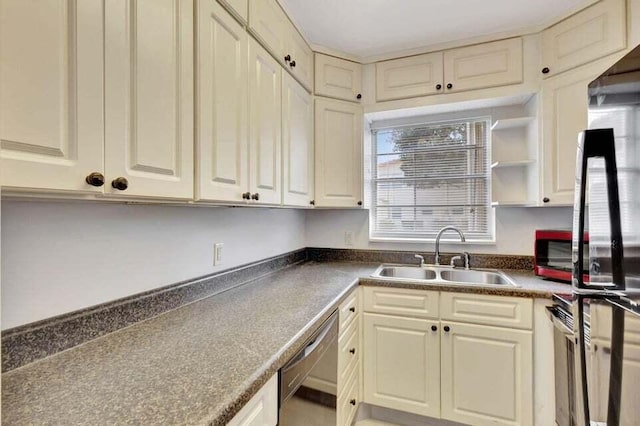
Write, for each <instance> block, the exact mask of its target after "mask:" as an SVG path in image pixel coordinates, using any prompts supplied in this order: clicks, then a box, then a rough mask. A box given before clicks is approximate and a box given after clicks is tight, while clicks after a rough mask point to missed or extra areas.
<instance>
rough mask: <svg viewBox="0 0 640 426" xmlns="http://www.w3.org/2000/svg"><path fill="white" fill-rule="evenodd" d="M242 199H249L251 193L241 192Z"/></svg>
mask: <svg viewBox="0 0 640 426" xmlns="http://www.w3.org/2000/svg"><path fill="white" fill-rule="evenodd" d="M242 199H243V200H249V199H251V193H250V192H243V193H242Z"/></svg>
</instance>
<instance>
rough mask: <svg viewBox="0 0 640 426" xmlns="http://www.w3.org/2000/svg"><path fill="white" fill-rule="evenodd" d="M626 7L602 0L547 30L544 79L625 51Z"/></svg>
mask: <svg viewBox="0 0 640 426" xmlns="http://www.w3.org/2000/svg"><path fill="white" fill-rule="evenodd" d="M625 7H626V1H625V0H602V1H600V2H597V3H596V4H594V5H593V6H590V7H588V8H587V9H585V10H583V11H581V12H579V13H577V14H575V15H573V16H571V17H569V18H567V19H565V20H564V21H561V22H559V23H558V24H556V25H553V26H551V27H549V28H547V29H546V30H544V31H543V32H542V66H543V67H544V68H543V70H542V73H543V77H550V76H553V75H556V74H558V73H561V72H563V71H566V70H568V69H571V68H575V67H577V66H579V65H582V64H586V63H588V62H591V61H593V60H595V59H598V58H602V57H604V56H606V55H609V54H611V53H614V52H617V51H619V50H622V49H624V48H625V47H626V44H627V37H626V36H627V22H626V13H625ZM603 71H604V70H603Z"/></svg>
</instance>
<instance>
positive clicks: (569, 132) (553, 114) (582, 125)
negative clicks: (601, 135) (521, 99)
mask: <svg viewBox="0 0 640 426" xmlns="http://www.w3.org/2000/svg"><path fill="white" fill-rule="evenodd" d="M612 63H613V59H609V60H608V59H603V60H599V61H597V62H593V63H592V64H589V65H585V66H583V67H580V68H577V69H575V70H572V71H571V72H566V73H563V74H560V75H558V76H555V77H551V78H549V79H547V80H544V82H543V83H542V123H543V124H542V144H541V148H542V152H541V155H540V158H541V159H542V162H541V169H542V170H541V173H540V176H541V182H540V187H541V188H542V193H541V198H542V200H540V201H541V202H542V203H541V204H543V205H567V206H569V205H573V193H574V190H575V173H576V149H577V146H578V134H579V133H580V132H581V131H583V130H585V129H586V128H587V127H588V122H587V115H588V114H587V112H588V101H587V98H588V96H587V85H588V84H589V83H590V82H591V81H592V80H593V79H594V78H596V77H597V76H598V75H600V74H601V73H602V72H603V71H604V70H606V69H607V68H608V66H610V65H611V64H612Z"/></svg>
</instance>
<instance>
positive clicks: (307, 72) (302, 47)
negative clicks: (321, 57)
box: [284, 21, 313, 91]
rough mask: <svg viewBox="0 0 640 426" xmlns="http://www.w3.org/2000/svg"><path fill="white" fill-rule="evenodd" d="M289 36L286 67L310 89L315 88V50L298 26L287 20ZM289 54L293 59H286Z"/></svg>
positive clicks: (286, 45) (286, 44) (286, 43)
mask: <svg viewBox="0 0 640 426" xmlns="http://www.w3.org/2000/svg"><path fill="white" fill-rule="evenodd" d="M287 24H288V25H287V28H288V36H287V38H286V39H285V51H286V54H285V63H284V66H285V68H288V69H289V71H290V72H291V74H292V75H293V76H294V77H295V78H296V79H297V80H298V81H299V82H300V83H301V84H302V85H303V86H304V87H305V88H306V89H307V90H308V91H311V90H313V51H312V50H311V48H310V47H309V45H308V44H307V42H306V41H304V38H302V36H301V35H300V33H299V32H298V30H297V29H296V27H294V26H293V25H292V24H291V23H289V21H287ZM287 55H289V56H290V58H291V59H289V60H286V56H287Z"/></svg>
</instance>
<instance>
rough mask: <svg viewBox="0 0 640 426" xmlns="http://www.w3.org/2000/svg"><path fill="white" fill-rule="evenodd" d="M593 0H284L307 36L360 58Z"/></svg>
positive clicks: (525, 25) (552, 16)
mask: <svg viewBox="0 0 640 426" xmlns="http://www.w3.org/2000/svg"><path fill="white" fill-rule="evenodd" d="M593 2H594V0H280V3H281V4H282V6H283V7H284V8H285V10H286V11H287V13H288V14H289V16H290V17H291V19H292V20H293V21H294V23H295V24H296V25H297V26H298V27H299V29H300V31H301V32H302V33H303V34H304V36H305V37H306V38H307V40H308V41H309V42H310V43H312V44H314V45H317V46H324V47H326V48H330V49H333V50H337V51H338V52H342V53H347V54H350V55H352V56H355V57H358V58H368V57H375V56H380V55H385V54H388V53H392V52H402V51H408V50H411V49H416V48H419V47H424V46H432V45H437V44H444V43H449V42H455V41H457V40H465V39H470V38H474V37H480V36H485V37H486V36H490V35H494V34H495V35H499V34H506V33H509V32H517V31H520V30H528V29H531V28H535V27H537V26H540V25H548V24H550V23H553V22H555V21H557V20H559V19H561V18H563V17H565V16H567V14H568V13H571V12H574V11H577V10H579V9H581V8H582V7H585V6H587V5H589V4H591V3H593Z"/></svg>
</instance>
